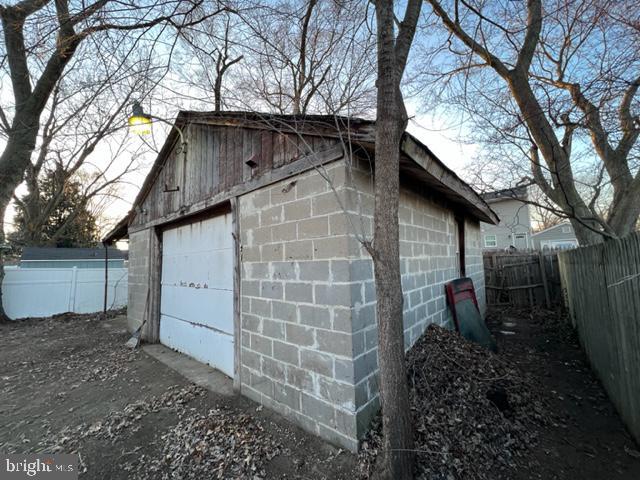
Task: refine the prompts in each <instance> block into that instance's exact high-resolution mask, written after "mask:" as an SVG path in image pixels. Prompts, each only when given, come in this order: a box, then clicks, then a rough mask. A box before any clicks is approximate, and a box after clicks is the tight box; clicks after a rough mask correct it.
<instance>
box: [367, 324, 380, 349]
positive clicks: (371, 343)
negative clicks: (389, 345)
mask: <svg viewBox="0 0 640 480" xmlns="http://www.w3.org/2000/svg"><path fill="white" fill-rule="evenodd" d="M377 346H378V328H377V327H373V328H370V329H368V330H365V331H364V348H365V351H369V350H371V349H372V348H377Z"/></svg>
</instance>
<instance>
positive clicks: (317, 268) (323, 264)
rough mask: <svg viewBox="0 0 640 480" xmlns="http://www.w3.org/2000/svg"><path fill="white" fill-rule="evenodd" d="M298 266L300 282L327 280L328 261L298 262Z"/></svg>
mask: <svg viewBox="0 0 640 480" xmlns="http://www.w3.org/2000/svg"><path fill="white" fill-rule="evenodd" d="M285 250H286V249H285ZM298 265H299V267H300V280H307V281H312V280H317V281H321V282H326V281H328V280H329V262H328V261H312V262H300V263H299V264H298Z"/></svg>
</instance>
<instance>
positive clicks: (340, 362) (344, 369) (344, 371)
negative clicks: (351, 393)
mask: <svg viewBox="0 0 640 480" xmlns="http://www.w3.org/2000/svg"><path fill="white" fill-rule="evenodd" d="M333 363H334V365H333V368H334V370H333V376H334V378H335V379H336V380H339V381H341V382H345V383H350V384H353V383H354V374H353V360H351V359H343V358H336V359H334V362H333Z"/></svg>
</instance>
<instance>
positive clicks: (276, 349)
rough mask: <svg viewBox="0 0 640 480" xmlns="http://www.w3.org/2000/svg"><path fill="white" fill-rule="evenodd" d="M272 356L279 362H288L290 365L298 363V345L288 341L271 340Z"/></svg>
mask: <svg viewBox="0 0 640 480" xmlns="http://www.w3.org/2000/svg"><path fill="white" fill-rule="evenodd" d="M273 357H274V358H275V359H276V360H280V361H281V362H286V363H290V364H291V365H295V366H298V365H300V358H299V351H298V347H297V346H295V345H291V344H289V343H284V342H278V341H276V340H274V342H273Z"/></svg>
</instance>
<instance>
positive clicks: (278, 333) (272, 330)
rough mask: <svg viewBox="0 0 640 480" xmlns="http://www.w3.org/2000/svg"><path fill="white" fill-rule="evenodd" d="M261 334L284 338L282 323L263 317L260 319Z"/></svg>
mask: <svg viewBox="0 0 640 480" xmlns="http://www.w3.org/2000/svg"><path fill="white" fill-rule="evenodd" d="M262 335H264V336H265V337H270V338H276V339H279V340H284V323H282V322H279V321H276V320H270V319H268V318H265V319H263V320H262Z"/></svg>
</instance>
